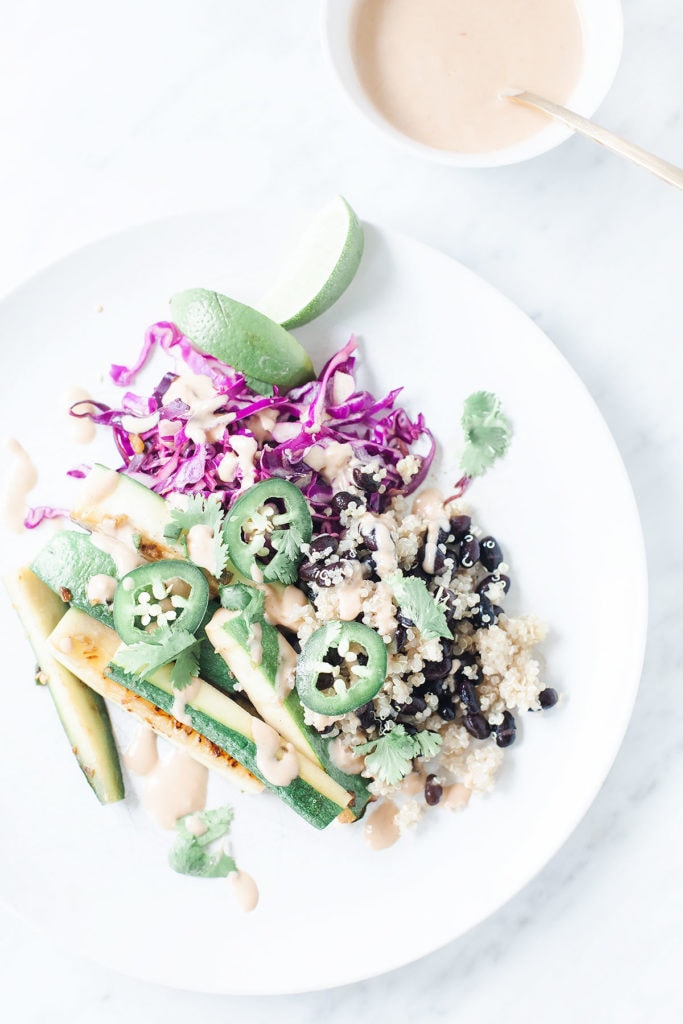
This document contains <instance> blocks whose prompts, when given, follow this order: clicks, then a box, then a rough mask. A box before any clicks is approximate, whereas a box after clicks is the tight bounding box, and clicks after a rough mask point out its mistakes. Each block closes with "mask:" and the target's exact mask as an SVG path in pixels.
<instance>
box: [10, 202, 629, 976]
mask: <svg viewBox="0 0 683 1024" xmlns="http://www.w3.org/2000/svg"><path fill="white" fill-rule="evenodd" d="M283 237H284V234H283V231H282V225H281V223H280V222H279V221H278V218H277V217H275V218H273V217H264V216H263V215H262V214H252V215H249V214H248V213H246V212H245V213H241V214H239V215H237V214H231V215H229V216H228V215H224V216H219V217H207V216H201V217H199V216H198V217H190V218H183V219H179V220H175V221H168V222H163V223H159V224H152V225H149V226H145V227H142V228H139V229H135V230H132V231H128V232H126V233H124V234H121V235H118V236H115V237H113V238H109V239H105V240H104V241H102V242H98V243H96V244H94V245H91V246H89V247H87V248H86V249H83V250H81V251H80V252H77V253H75V254H74V255H72V256H69V257H68V258H67V259H65V260H63V261H62V262H60V263H58V264H56V265H55V266H53V267H51V268H50V269H49V270H46V271H45V272H44V273H42V274H40V275H38V276H37V277H35V278H33V279H32V280H31V281H29V282H28V283H27V284H26V285H25V286H24V287H23V288H21V289H20V290H19V291H18V292H16V293H15V294H14V295H12V296H11V297H10V298H8V299H7V300H6V301H5V302H4V304H3V305H2V306H0V336H1V337H2V338H3V349H4V353H3V355H4V376H3V381H2V416H3V433H5V434H6V433H12V434H14V435H16V436H18V437H19V438H20V439H21V440H22V441H23V442H24V443H25V444H26V447H27V448H28V449H29V451H30V452H31V453H32V454H33V456H34V458H35V460H36V461H37V462H39V464H40V466H41V470H42V476H41V482H40V484H39V488H38V490H37V491H36V495H35V497H36V501H37V502H40V501H48V500H50V499H52V498H54V497H55V495H56V496H57V497H58V500H64V498H65V495H68V493H70V486H71V485H70V484H69V486H66V485H65V483H64V479H63V475H62V474H63V471H64V469H66V468H67V467H69V466H70V465H73V464H74V463H77V462H79V461H82V460H86V459H88V458H92V454H91V453H90V452H89V451H88V450H87V449H85V450H79V449H76V450H74V449H73V447H67V445H66V443H65V441H64V432H63V430H62V426H61V424H62V421H61V420H60V418H59V415H58V413H57V411H56V405H57V400H56V397H55V396H56V394H57V393H58V392H59V390H60V389H61V387H62V386H63V385H65V384H68V383H69V382H73V381H74V380H75V381H77V382H78V383H82V384H84V385H85V386H89V387H90V388H91V390H93V391H95V390H96V389H99V390H102V389H103V388H104V389H105V390H106V386H105V385H104V384H102V383H98V381H99V380H101V377H102V374H103V373H104V372H105V371H106V369H107V368H108V366H109V363H110V362H112V361H114V362H125V361H127V360H130V359H131V358H132V357H133V355H134V353H135V352H136V351H137V349H138V345H139V342H140V339H141V336H142V332H143V329H144V327H145V326H146V325H147V324H148V323H151V322H153V321H154V320H157V319H163V318H164V317H165V316H166V315H167V308H168V307H167V299H168V297H169V296H170V295H171V293H172V292H174V291H176V290H179V289H181V288H184V287H190V286H195V285H205V286H208V287H216V288H220V289H222V290H224V291H227V292H228V293H230V294H232V295H235V296H236V297H238V298H242V299H246V300H247V301H249V300H251V301H254V300H255V299H256V298H257V296H258V294H259V292H260V290H261V286H262V285H264V284H265V283H266V278H265V274H264V268H265V265H266V263H267V262H271V261H272V260H274V259H275V258H276V257H275V255H270V256H268V257H266V255H265V254H266V252H267V253H270V254H275V253H276V252H277V249H278V248H279V247H280V246H281V243H282V240H283ZM98 303H101V304H102V305H103V306H104V312H102V313H96V312H95V306H96V304H98ZM352 330H353V331H356V332H357V333H358V334H359V336H360V338H361V345H360V366H361V371H360V380H361V382H362V383H363V384H365V385H367V386H369V387H371V388H372V389H375V390H377V391H380V392H382V393H383V392H385V391H386V390H387V389H389V388H391V387H395V386H397V385H400V384H405V385H406V392H405V404H406V405H407V407H408V408H409V410H410V411H411V412H413V413H416V412H417V411H420V410H422V411H423V412H424V413H425V414H426V416H427V418H428V421H429V423H430V424H431V426H432V427H433V429H434V431H435V433H436V435H437V437H438V438H439V440H440V442H441V445H442V449H441V451H442V456H441V458H440V460H439V465H438V468H437V473H436V475H437V478H438V479H439V480H440V481H441V482H442V484H443V486H444V487H445V488H446V489H448V486H449V485H450V484H452V482H453V481H454V480H455V479H456V477H457V475H458V473H457V467H456V461H457V449H458V445H459V443H460V440H459V439H460V432H459V426H458V420H459V415H460V409H461V405H462V400H463V398H464V397H465V396H466V395H467V394H469V393H470V392H471V391H473V390H475V389H479V388H486V389H489V390H493V391H495V392H497V393H498V394H499V395H500V396H501V398H502V400H503V404H504V406H505V408H506V410H508V412H509V414H510V416H511V418H512V419H513V421H514V428H515V436H514V443H513V445H512V448H511V451H510V454H509V456H508V457H507V458H506V459H505V460H504V462H503V463H502V464H501V465H500V466H499V467H497V468H496V469H495V470H494V471H493V472H491V473H490V474H489V475H488V476H487V477H485V478H483V479H482V480H481V481H480V482H477V483H476V484H475V485H474V486H473V487H472V490H471V503H472V505H473V508H474V510H475V514H476V518H477V521H478V522H479V523H480V524H481V525H482V527H484V529H485V530H486V531H487V532H491V533H493V534H495V536H496V537H498V539H499V541H500V542H501V544H502V545H503V548H504V551H505V553H506V556H507V559H508V561H509V562H510V563H511V566H512V570H511V573H512V576H513V593H512V594H511V598H513V597H514V600H513V601H512V602H511V605H512V608H513V610H520V611H521V610H527V611H534V612H536V613H538V614H539V615H540V616H542V618H543V619H545V620H546V621H547V623H548V624H549V626H550V636H549V639H548V641H547V643H546V644H545V645H544V657H545V663H546V668H545V678H546V680H547V684H548V685H552V686H554V687H555V688H556V689H558V690H559V691H560V692H561V694H562V695H563V698H562V702H561V704H560V705H559V706H558V707H557V708H555V709H553V710H552V711H550V712H547V713H544V714H536V715H530V714H529V715H526V716H524V717H523V720H522V721H521V723H520V735H519V740H518V743H517V744H516V745H515V747H513V748H512V749H511V750H510V751H509V752H508V753H509V756H508V757H507V759H506V763H505V766H504V770H503V772H502V775H501V777H500V783H499V786H498V788H497V789H496V791H495V793H494V794H493V795H492V796H489V797H484V798H479V799H473V801H472V802H471V804H470V807H469V809H468V810H467V811H466V812H465V813H462V814H450V813H449V812H446V811H439V810H438V809H437V810H436V811H435V812H434V813H431V814H430V815H428V818H427V820H426V821H425V822H424V825H423V827H421V828H420V829H419V831H418V832H417V833H416V834H415V835H414V836H411V837H409V838H407V839H405V840H403V841H401V842H400V843H399V844H398V845H396V846H395V847H393V848H391V849H390V850H388V851H386V852H383V853H380V854H377V853H372V852H371V851H370V850H369V849H368V848H367V847H366V845H365V843H364V841H363V836H362V829H361V828H360V827H359V828H354V827H352V826H347V827H341V826H334V827H332V828H330V829H329V830H328V831H326V832H322V833H317V832H315V831H314V830H312V829H310V828H309V827H308V826H307V825H305V824H304V823H303V822H301V821H299V820H298V819H297V818H296V816H294V815H293V814H292V813H291V812H289V811H287V810H286V808H283V807H282V806H281V805H280V804H279V803H278V801H277V800H275V799H274V798H271V797H270V796H264V797H251V798H248V797H238V798H236V799H235V800H234V804H235V806H236V809H237V817H236V825H235V829H234V839H235V852H236V856H237V858H238V862H239V863H240V864H241V865H242V867H244V869H245V870H248V871H249V872H251V873H252V874H253V875H255V876H256V878H257V880H258V883H259V886H260V890H261V902H260V905H259V907H258V909H257V910H256V911H255V912H254V913H253V914H250V915H245V914H242V913H241V912H240V911H239V910H238V909H237V907H236V905H235V904H234V903H233V901H232V898H231V896H230V893H229V890H228V887H227V885H226V884H225V883H224V882H221V881H204V880H194V879H188V878H184V877H180V876H178V875H175V874H173V873H172V872H171V871H170V869H168V868H167V867H166V864H165V858H166V852H167V849H168V846H169V836H168V834H167V833H162V832H159V831H157V830H156V829H155V828H154V827H153V826H152V825H151V824H150V823H149V822H148V820H147V819H146V817H145V814H144V812H143V811H142V810H141V809H140V808H139V806H138V805H137V800H136V798H135V796H134V794H133V798H132V800H131V801H129V802H128V801H127V802H126V804H125V805H117V806H114V807H110V808H104V809H103V808H100V807H99V805H98V804H97V802H96V800H95V799H94V798H93V796H92V794H91V793H90V792H89V790H88V788H87V786H85V785H84V783H83V781H82V779H81V778H80V776H79V773H78V770H77V768H76V765H75V763H74V762H73V760H72V757H71V754H70V752H69V750H68V749H67V744H66V743H65V741H64V737H63V735H62V734H61V731H60V728H59V726H58V724H57V721H56V719H55V716H54V712H53V709H52V707H51V704H50V700H49V697H48V696H47V694H46V693H45V691H44V690H42V689H41V688H37V687H35V686H33V685H32V682H31V679H32V672H33V659H32V656H31V654H30V652H29V651H28V648H27V646H26V644H25V642H24V640H23V637H22V635H21V630H20V628H19V626H18V624H17V623H16V622H15V621H14V619H12V618H11V612H10V611H9V608H8V602H7V599H6V596H5V595H4V593H3V595H2V597H1V598H0V601H1V602H2V606H1V608H0V612H2V615H3V622H5V626H4V628H3V645H4V656H3V686H4V699H3V715H4V728H3V742H2V744H0V767H1V777H2V779H3V785H2V787H1V789H0V819H1V820H2V822H3V831H4V834H5V841H4V842H3V844H2V848H1V851H0V897H2V898H3V899H4V900H5V901H6V902H7V903H8V904H9V905H10V906H11V907H13V908H15V909H16V910H17V911H19V912H20V913H22V914H24V915H25V916H26V917H28V918H29V919H30V920H32V921H33V922H34V923H35V924H36V925H38V926H40V927H41V928H43V929H44V930H46V931H47V932H49V933H51V934H52V935H53V936H54V938H55V940H56V941H58V942H59V944H60V946H63V947H71V948H73V949H75V950H77V951H79V952H81V953H82V954H84V955H85V956H87V957H90V958H93V959H96V960H97V961H100V962H102V963H105V964H107V965H109V966H110V967H113V968H116V969H118V970H120V971H124V972H126V973H128V974H132V975H135V976H137V977H140V978H146V979H149V980H153V981H156V982H160V983H163V984H167V985H173V986H178V987H185V988H191V989H196V990H203V991H211V992H226V993H262V994H263V993H283V992H300V991H304V990H309V989H319V988H325V987H328V986H333V985H339V984H342V983H345V982H351V981H356V980H358V979H361V978H367V977H369V976H371V975H374V974H378V973H380V972H382V971H387V970H389V969H391V968H395V967H398V966H400V965H402V964H405V963H407V962H409V961H411V960H414V959H416V958H417V957H420V956H423V955H424V954H426V953H429V952H430V951H432V950H434V949H437V948H438V947H439V946H442V945H443V944H444V943H446V942H448V941H449V940H451V939H454V938H455V937H457V936H459V935H462V933H463V932H465V931H466V930H467V929H468V928H471V927H472V926H473V925H475V924H476V923H477V922H479V921H481V920H482V919H483V918H485V917H486V916H487V915H489V914H491V913H493V911H495V910H496V909H497V908H498V907H500V906H501V904H503V903H504V902H505V901H506V900H507V899H509V898H510V897H511V896H512V895H513V894H514V893H516V892H517V891H518V890H519V889H520V888H522V886H524V885H525V884H526V883H527V882H528V881H529V880H530V879H531V878H532V877H533V876H534V874H535V873H536V872H537V871H539V869H540V868H541V867H542V866H543V865H544V864H545V863H546V862H547V861H548V860H549V858H550V857H551V856H552V855H553V854H554V853H555V851H556V850H557V849H558V848H559V847H560V846H561V845H562V843H563V842H564V841H565V839H566V838H567V836H568V835H569V833H570V832H571V830H572V829H573V828H574V827H575V826H576V824H577V822H578V821H579V820H580V818H581V816H582V815H583V814H584V812H585V811H586V809H587V808H588V806H589V805H590V803H591V801H592V800H593V798H594V797H595V795H596V793H597V791H598V789H599V787H600V786H601V784H602V782H603V780H604V779H605V776H606V774H607V772H608V770H609V768H610V765H611V764H612V761H613V759H614V757H615V755H616V752H617V749H618V747H619V744H620V742H621V739H622V736H623V733H624V730H625V728H626V724H627V722H628V718H629V715H630V712H631V708H632V705H633V701H634V697H635V693H636V688H637V685H638V680H639V675H640V669H641V661H642V655H643V647H644V635H645V620H646V574H645V560H644V553H643V543H642V536H641V531H640V525H639V521H638V515H637V511H636V508H635V504H634V500H633V495H632V493H631V489H630V486H629V482H628V480H627V477H626V473H625V471H624V467H623V465H622V462H621V460H620V457H619V454H618V452H617V449H616V447H615V445H614V442H613V441H612V438H611V437H610V435H609V433H608V430H607V427H606V426H605V423H604V422H603V420H602V419H601V417H600V414H599V412H598V410H597V409H596V407H595V405H594V403H593V401H592V400H591V398H590V397H589V395H588V393H587V392H586V390H585V388H584V387H583V385H582V384H581V382H580V381H579V379H578V378H577V377H576V375H575V374H574V372H573V371H572V370H571V368H570V367H569V366H568V364H567V363H566V362H565V360H564V359H563V358H562V356H561V355H560V354H559V353H558V352H557V350H556V349H555V348H554V347H553V345H552V344H551V343H550V342H549V341H548V339H547V338H546V337H545V336H544V335H543V334H542V333H541V331H540V330H539V329H538V328H537V327H536V326H535V325H534V324H533V323H532V322H531V320H529V319H528V318H527V317H526V316H525V315H524V314H523V313H521V312H520V311H519V310H518V309H516V308H515V307H514V306H513V305H512V304H511V303H510V302H509V301H507V300H506V299H504V298H503V297H502V296H500V295H499V294H498V293H497V292H495V291H494V290H493V289H492V288H491V287H490V286H489V285H487V284H485V283H484V282H483V281H481V280H480V279H479V278H478V277H476V276H475V275H474V274H472V273H471V272H470V271H468V270H466V269H465V268H464V267H462V266H461V265H460V264H458V263H456V262H454V261H453V260H451V259H448V258H447V257H446V256H444V255H442V254H440V253H438V252H435V251H433V250H431V249H429V248H426V247H425V246H423V245H420V244H418V243H416V242H414V241H411V240H409V239H406V238H402V237H399V236H397V235H393V234H388V233H387V232H384V231H380V230H378V229H376V228H374V227H368V228H367V251H366V255H365V257H364V260H363V264H362V267H361V270H360V273H359V275H358V277H357V279H356V281H355V282H354V283H353V285H352V287H351V288H350V290H349V291H348V292H347V294H346V295H345V296H344V297H343V299H342V300H341V301H340V302H339V303H338V305H337V306H336V307H335V308H333V309H332V310H331V311H330V312H329V313H327V314H326V315H325V316H324V317H323V318H321V319H320V320H318V321H317V322H314V323H313V324H311V325H309V326H308V327H306V328H304V329H303V330H302V331H301V332H300V337H301V339H302V341H303V342H304V344H306V345H307V347H309V349H310V351H311V353H312V354H313V356H314V360H315V362H316V365H318V366H320V364H321V361H322V359H323V357H324V356H325V355H327V354H329V353H331V352H332V350H333V349H334V348H335V346H337V345H339V344H340V343H342V342H343V341H345V340H346V339H347V337H348V335H349V333H350V332H351V331H352ZM155 376H156V377H159V376H161V369H160V367H159V366H158V365H157V367H156V369H155ZM98 454H99V456H100V457H105V458H107V457H108V459H109V461H110V462H111V461H112V460H113V456H112V454H111V449H110V447H109V445H108V443H107V444H105V448H104V452H103V451H102V450H101V449H100V450H98ZM67 500H68V499H67ZM39 540H40V538H39V537H37V536H32V537H30V538H29V539H28V540H26V541H24V543H23V545H17V542H16V540H15V539H14V538H12V537H10V536H8V535H5V536H4V537H3V550H2V563H3V568H6V567H7V566H8V565H10V564H16V563H17V562H18V561H19V560H20V559H21V558H22V557H27V553H28V548H29V546H31V547H32V546H35V545H37V544H38V542H39ZM226 790H227V786H226ZM228 792H229V791H228ZM228 792H226V791H224V790H221V788H220V786H214V789H213V792H212V797H213V798H214V799H216V800H219V799H225V797H226V795H228ZM11 836H14V837H15V838H16V841H8V837H11Z"/></svg>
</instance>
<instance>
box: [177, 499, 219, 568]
mask: <svg viewBox="0 0 683 1024" xmlns="http://www.w3.org/2000/svg"><path fill="white" fill-rule="evenodd" d="M222 524H223V506H222V505H221V500H220V498H219V497H218V495H216V494H210V495H209V496H208V498H204V497H202V495H201V494H191V495H190V496H189V498H188V499H187V505H186V507H185V508H184V509H183V508H172V509H171V521H170V523H169V524H168V525H167V526H166V527H165V529H164V537H166V538H167V539H168V540H172V541H179V540H182V542H183V544H184V546H185V553H186V554H187V535H188V533H189V532H190V530H191V529H192V527H193V526H208V527H209V528H210V530H211V532H212V533H213V549H214V558H215V562H216V572H215V575H216V576H220V574H221V573H222V572H223V570H224V569H225V566H226V564H227V560H228V549H227V547H226V546H225V541H224V540H223V531H222Z"/></svg>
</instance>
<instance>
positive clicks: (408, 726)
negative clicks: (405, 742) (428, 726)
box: [403, 722, 417, 736]
mask: <svg viewBox="0 0 683 1024" xmlns="http://www.w3.org/2000/svg"><path fill="white" fill-rule="evenodd" d="M403 728H404V729H405V731H406V732H407V733H408V735H409V736H415V735H416V733H417V726H416V725H413V724H412V723H411V722H404V723H403Z"/></svg>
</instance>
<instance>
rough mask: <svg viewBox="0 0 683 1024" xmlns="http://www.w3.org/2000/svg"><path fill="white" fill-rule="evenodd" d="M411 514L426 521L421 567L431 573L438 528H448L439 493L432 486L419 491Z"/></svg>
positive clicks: (434, 558)
mask: <svg viewBox="0 0 683 1024" xmlns="http://www.w3.org/2000/svg"><path fill="white" fill-rule="evenodd" d="M413 515H416V516H419V517H420V519H422V521H423V522H426V523H427V536H426V537H425V553H424V558H423V560H422V568H423V569H424V571H425V572H429V573H433V572H434V565H435V561H436V549H437V544H438V541H439V530H448V526H449V519H448V516H447V515H446V511H445V509H444V505H443V497H442V495H441V493H440V492H439V491H437V490H435V488H433V487H428V488H427V489H426V490H424V491H421V492H420V494H418V496H417V498H416V499H415V501H414V502H413Z"/></svg>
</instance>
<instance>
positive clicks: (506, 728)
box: [496, 711, 517, 747]
mask: <svg viewBox="0 0 683 1024" xmlns="http://www.w3.org/2000/svg"><path fill="white" fill-rule="evenodd" d="M516 737H517V725H516V723H515V717H514V715H513V714H512V713H511V712H510V711H504V712H503V721H502V722H501V724H500V725H498V726H496V743H497V744H498V746H499V747H509V746H511V745H512V744H513V743H514V742H515V739H516Z"/></svg>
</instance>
